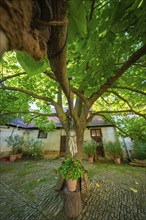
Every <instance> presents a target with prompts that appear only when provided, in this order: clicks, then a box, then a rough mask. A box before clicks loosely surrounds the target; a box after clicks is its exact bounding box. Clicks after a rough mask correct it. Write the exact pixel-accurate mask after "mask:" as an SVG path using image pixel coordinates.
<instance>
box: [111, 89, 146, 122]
mask: <svg viewBox="0 0 146 220" xmlns="http://www.w3.org/2000/svg"><path fill="white" fill-rule="evenodd" d="M109 92H111V93H113V94H114V95H116V96H117V97H118V98H120V99H121V100H122V101H123V102H125V103H126V104H127V105H128V107H129V108H130V109H131V111H132V112H134V113H135V114H136V115H140V116H141V117H143V118H145V119H146V116H145V115H146V114H141V113H139V112H137V111H135V110H134V109H133V108H132V106H131V105H130V104H129V102H128V101H127V100H126V99H125V98H123V97H122V96H121V95H119V94H118V93H117V92H115V91H109Z"/></svg>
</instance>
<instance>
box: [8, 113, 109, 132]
mask: <svg viewBox="0 0 146 220" xmlns="http://www.w3.org/2000/svg"><path fill="white" fill-rule="evenodd" d="M48 119H49V120H51V121H54V123H55V124H56V127H57V128H62V124H61V122H60V120H59V118H58V117H56V116H54V117H48ZM9 125H10V126H14V127H19V128H25V129H38V127H37V126H36V125H35V124H34V122H31V123H29V124H27V123H24V120H23V119H22V118H17V119H13V120H11V122H10V123H9ZM96 126H97V127H98V126H112V125H111V124H110V123H108V122H107V121H105V120H103V119H102V118H101V117H100V116H95V117H94V118H93V119H92V121H91V122H90V123H89V124H88V126H87V127H96Z"/></svg>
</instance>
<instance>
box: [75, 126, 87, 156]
mask: <svg viewBox="0 0 146 220" xmlns="http://www.w3.org/2000/svg"><path fill="white" fill-rule="evenodd" d="M84 131H85V129H84V128H83V127H82V125H80V126H78V127H76V136H77V150H78V153H77V158H78V159H79V160H82V159H83V142H84Z"/></svg>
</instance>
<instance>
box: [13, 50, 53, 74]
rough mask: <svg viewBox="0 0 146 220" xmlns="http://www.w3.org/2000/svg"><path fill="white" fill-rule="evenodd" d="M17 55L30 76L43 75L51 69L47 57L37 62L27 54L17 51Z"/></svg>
mask: <svg viewBox="0 0 146 220" xmlns="http://www.w3.org/2000/svg"><path fill="white" fill-rule="evenodd" d="M16 54H17V60H18V62H19V63H20V65H21V66H22V68H23V69H24V70H25V71H26V73H28V75H29V76H33V75H35V74H39V73H43V72H44V71H45V70H46V69H47V68H48V67H49V61H48V58H47V57H45V58H44V59H43V60H40V61H35V60H34V59H33V58H32V57H31V56H30V55H29V54H27V53H26V52H22V51H16Z"/></svg>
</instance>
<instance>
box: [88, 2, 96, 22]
mask: <svg viewBox="0 0 146 220" xmlns="http://www.w3.org/2000/svg"><path fill="white" fill-rule="evenodd" d="M94 5H95V0H92V3H91V10H90V15H89V20H91V19H92V15H93V11H94Z"/></svg>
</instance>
